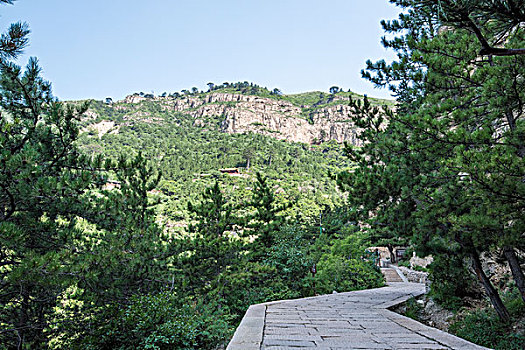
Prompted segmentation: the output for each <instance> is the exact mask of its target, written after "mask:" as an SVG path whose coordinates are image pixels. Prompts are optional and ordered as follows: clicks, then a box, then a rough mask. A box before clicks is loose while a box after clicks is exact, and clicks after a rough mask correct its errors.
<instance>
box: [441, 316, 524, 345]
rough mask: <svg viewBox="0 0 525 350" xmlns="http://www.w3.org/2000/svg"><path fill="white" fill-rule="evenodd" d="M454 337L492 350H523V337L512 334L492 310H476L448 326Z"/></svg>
mask: <svg viewBox="0 0 525 350" xmlns="http://www.w3.org/2000/svg"><path fill="white" fill-rule="evenodd" d="M450 331H451V332H452V333H454V334H455V335H457V336H459V337H461V338H464V339H466V340H468V341H471V342H473V343H476V344H479V345H483V346H486V347H490V348H493V349H502V350H503V349H504V350H514V349H516V350H521V349H525V335H523V334H517V333H513V332H512V329H511V328H510V327H509V326H508V325H506V324H504V323H502V322H501V321H500V320H499V318H498V316H497V315H496V313H495V312H493V311H492V310H489V311H487V310H477V311H474V312H472V313H471V314H468V315H467V316H465V317H464V318H463V319H462V320H460V321H457V322H455V323H454V324H452V325H451V326H450Z"/></svg>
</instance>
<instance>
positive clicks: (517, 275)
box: [503, 246, 525, 301]
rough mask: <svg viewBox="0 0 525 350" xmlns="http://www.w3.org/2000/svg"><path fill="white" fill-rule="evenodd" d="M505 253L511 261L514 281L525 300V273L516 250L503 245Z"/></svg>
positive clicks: (509, 261)
mask: <svg viewBox="0 0 525 350" xmlns="http://www.w3.org/2000/svg"><path fill="white" fill-rule="evenodd" d="M503 255H505V259H507V261H508V263H509V266H510V270H511V271H512V277H513V278H514V281H515V282H516V285H517V286H518V290H519V291H520V294H521V299H523V301H525V276H524V275H523V271H522V270H521V266H520V262H519V261H518V257H517V255H516V252H515V251H514V249H513V248H512V247H510V246H505V247H503Z"/></svg>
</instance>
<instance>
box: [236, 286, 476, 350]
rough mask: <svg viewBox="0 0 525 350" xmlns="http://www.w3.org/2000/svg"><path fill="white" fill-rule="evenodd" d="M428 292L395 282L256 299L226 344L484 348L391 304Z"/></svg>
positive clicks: (254, 348)
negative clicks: (300, 296) (400, 311)
mask: <svg viewBox="0 0 525 350" xmlns="http://www.w3.org/2000/svg"><path fill="white" fill-rule="evenodd" d="M424 292H425V286H424V285H423V284H419V283H404V282H396V283H389V285H388V286H387V287H383V288H376V289H369V290H362V291H355V292H347V293H337V294H329V295H321V296H316V297H311V298H303V299H296V300H282V301H275V302H270V303H264V304H257V305H252V306H250V308H249V309H248V311H247V312H246V314H245V316H244V318H243V320H242V321H241V324H240V325H239V327H238V328H237V330H236V332H235V334H234V336H233V338H232V340H231V341H230V344H229V345H228V347H227V350H279V349H288V350H293V349H306V350H308V349H312V350H314V349H323V350H340V349H341V350H342V349H486V348H484V347H481V346H478V345H475V344H472V343H470V342H467V341H466V340H463V339H461V338H458V337H455V336H453V335H451V334H448V333H445V332H442V331H440V330H438V329H435V328H431V327H428V326H425V325H423V324H421V323H419V322H416V321H414V320H412V319H410V318H407V317H404V316H402V315H399V314H396V313H394V312H392V311H389V310H388V309H387V308H389V307H391V306H394V305H397V304H399V303H402V302H404V301H406V300H408V299H409V298H411V297H414V296H419V295H421V294H424Z"/></svg>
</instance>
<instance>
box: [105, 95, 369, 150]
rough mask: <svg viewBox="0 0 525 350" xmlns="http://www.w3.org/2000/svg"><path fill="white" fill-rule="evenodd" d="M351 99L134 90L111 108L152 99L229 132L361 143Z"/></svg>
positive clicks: (133, 106)
mask: <svg viewBox="0 0 525 350" xmlns="http://www.w3.org/2000/svg"><path fill="white" fill-rule="evenodd" d="M348 102H349V99H348V98H346V99H345V98H338V97H337V96H336V97H335V98H334V99H333V101H332V102H331V103H329V104H326V105H325V106H297V105H294V104H293V103H291V102H289V101H287V100H284V99H283V100H280V99H272V98H264V97H260V96H254V95H243V94H235V93H221V92H215V93H208V94H203V95H198V96H183V97H179V98H172V97H157V98H147V97H142V96H138V95H130V96H127V97H126V98H125V99H124V100H123V101H119V102H118V103H117V104H116V106H115V107H113V108H117V109H119V110H122V109H126V110H128V111H129V114H130V115H131V114H135V115H136V113H137V112H138V111H139V110H141V108H140V106H141V105H142V104H146V103H149V104H152V103H153V104H156V105H158V106H160V108H161V110H163V111H166V112H168V113H169V112H177V113H183V114H186V115H189V116H191V118H192V119H193V125H194V126H198V127H213V128H218V129H219V130H220V131H222V132H226V133H246V132H253V133H258V134H263V135H267V136H272V137H275V138H277V139H282V140H287V141H292V142H303V143H308V144H315V143H320V142H324V141H329V140H335V141H337V142H339V143H342V142H345V141H347V142H349V143H351V144H353V145H356V146H358V145H360V142H359V140H358V139H357V135H358V132H359V130H358V129H357V128H356V127H355V126H354V124H353V123H352V122H351V121H350V118H349V115H350V114H351V113H352V112H351V108H350V106H349V103H348ZM143 117H144V118H146V117H147V116H143Z"/></svg>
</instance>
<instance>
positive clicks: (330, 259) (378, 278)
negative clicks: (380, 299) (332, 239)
mask: <svg viewBox="0 0 525 350" xmlns="http://www.w3.org/2000/svg"><path fill="white" fill-rule="evenodd" d="M315 282H316V289H317V293H320V294H326V293H331V292H333V291H338V292H346V291H351V290H359V289H366V288H377V287H381V286H382V285H383V282H384V280H383V276H382V275H381V272H379V271H378V269H377V268H376V267H375V266H374V265H373V264H372V263H370V262H368V261H363V260H360V259H347V258H344V257H341V256H337V255H332V254H325V255H323V256H322V257H321V260H319V263H318V264H317V274H316V276H315Z"/></svg>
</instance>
